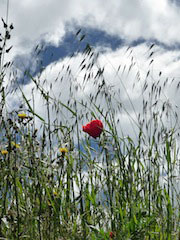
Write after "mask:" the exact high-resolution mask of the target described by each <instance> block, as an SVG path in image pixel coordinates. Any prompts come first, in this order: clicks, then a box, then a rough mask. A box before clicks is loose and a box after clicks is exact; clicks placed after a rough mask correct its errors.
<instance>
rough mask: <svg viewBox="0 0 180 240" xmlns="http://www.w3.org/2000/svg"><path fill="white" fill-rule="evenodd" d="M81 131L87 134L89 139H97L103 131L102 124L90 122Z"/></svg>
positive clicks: (95, 121)
mask: <svg viewBox="0 0 180 240" xmlns="http://www.w3.org/2000/svg"><path fill="white" fill-rule="evenodd" d="M82 129H83V131H84V132H86V133H88V134H89V135H90V136H91V137H93V138H97V137H99V136H100V135H101V133H102V131H103V124H102V122H101V120H98V119H96V120H92V121H91V122H89V123H87V124H86V125H85V126H83V127H82Z"/></svg>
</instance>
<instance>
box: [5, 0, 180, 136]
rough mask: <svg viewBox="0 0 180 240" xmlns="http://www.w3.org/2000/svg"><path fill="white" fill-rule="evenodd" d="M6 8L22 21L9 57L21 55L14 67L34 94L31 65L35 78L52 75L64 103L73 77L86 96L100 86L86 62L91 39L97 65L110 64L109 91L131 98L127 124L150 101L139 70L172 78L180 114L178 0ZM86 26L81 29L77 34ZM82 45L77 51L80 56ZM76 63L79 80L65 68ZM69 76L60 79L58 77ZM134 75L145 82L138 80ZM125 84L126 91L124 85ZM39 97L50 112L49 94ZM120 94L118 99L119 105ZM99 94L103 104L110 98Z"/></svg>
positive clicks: (45, 0) (8, 15) (49, 84)
mask: <svg viewBox="0 0 180 240" xmlns="http://www.w3.org/2000/svg"><path fill="white" fill-rule="evenodd" d="M7 5H8V11H7ZM0 16H1V17H3V19H7V21H8V23H9V24H10V23H13V26H14V30H13V31H12V36H11V39H10V41H9V46H11V45H12V46H13V48H12V50H11V51H10V53H9V54H8V55H7V57H6V58H7V60H9V59H11V60H13V68H14V71H15V72H16V74H17V78H18V81H19V83H20V85H21V87H22V89H23V91H24V92H25V95H26V97H27V99H30V100H32V89H33V87H34V83H33V81H32V79H31V78H29V77H27V76H24V72H25V70H29V71H30V73H31V74H32V76H33V77H34V78H37V79H40V80H41V81H45V86H46V89H47V90H48V89H49V90H50V89H51V93H52V96H53V97H60V99H61V101H62V102H63V103H66V102H67V101H68V96H69V95H70V94H72V93H70V92H69V87H70V86H71V81H74V82H75V85H76V84H77V86H79V91H76V92H75V89H76V87H77V86H75V85H74V86H73V87H74V90H72V91H73V93H74V94H75V95H76V97H77V98H78V99H79V101H80V100H83V99H84V98H86V99H87V98H88V97H89V96H90V93H91V92H93V91H94V85H93V83H92V82H86V86H84V85H83V84H84V82H83V78H84V75H85V71H84V70H82V71H80V70H79V65H80V63H81V62H82V60H83V55H82V50H83V48H84V47H85V45H86V44H87V43H89V44H90V45H91V46H92V47H93V49H94V51H95V52H96V53H99V57H98V60H97V66H96V67H94V69H93V71H94V73H95V72H96V71H97V67H98V66H100V67H101V68H102V69H103V68H104V69H105V70H104V78H105V79H106V84H107V86H108V88H109V91H111V92H112V93H114V94H115V99H116V100H117V99H119V102H122V104H123V106H124V111H122V112H118V111H117V113H116V119H119V118H120V122H121V131H125V132H126V134H127V135H130V134H134V133H133V131H134V129H133V127H132V122H133V121H136V120H137V115H138V112H139V111H140V108H142V89H143V84H144V82H143V81H144V80H142V81H141V82H140V83H139V82H138V76H137V74H139V76H140V78H141V79H146V76H147V72H148V70H149V69H150V71H151V74H150V75H151V78H150V80H149V81H152V82H157V81H160V84H163V83H164V81H165V80H166V79H167V78H168V79H169V80H168V84H169V85H168V86H167V87H166V89H164V90H163V91H164V92H163V94H162V97H163V98H164V99H165V100H169V101H170V102H171V103H172V106H173V107H174V108H176V111H177V113H178V114H179V107H180V104H179V102H180V101H179V100H180V97H179V94H178V92H177V91H176V89H177V85H178V82H179V79H180V68H179V64H180V34H179V32H180V25H179V24H178V23H179V22H180V2H179V1H178V0H176V1H175V0H158V1H157V0H126V1H124V0H112V1H108V0H104V1H103V2H102V1H99V0H91V1H88V2H87V1H85V0H76V1H72V0H66V1H64V0H61V1H59V0H38V1H37V0H23V1H19V0H9V1H8V0H1V1H0ZM79 29H81V32H80V34H79V35H78V36H76V33H77V31H78V30H79ZM84 34H85V38H84V39H83V40H82V42H81V44H79V45H78V41H77V37H79V38H80V36H83V35H84ZM152 46H153V47H152ZM39 50H40V51H39ZM77 50H78V53H77ZM38 51H39V52H38ZM74 52H76V55H74V56H72V54H73V53H74ZM68 65H70V67H71V76H72V77H71V81H70V80H68V79H69V76H68V74H67V71H65V69H66V70H67V66H68ZM131 65H133V66H131ZM64 66H65V67H64ZM119 66H121V68H120V70H119V75H118V76H117V69H118V67H119ZM130 68H131V71H130V72H129V71H128V69H130ZM123 69H124V70H123ZM42 70H43V71H42ZM40 72H42V73H41V74H40ZM63 74H64V75H63ZM62 76H63V78H64V79H63V81H62V84H61V86H60V85H59V82H58V83H57V82H56V81H55V79H57V78H59V79H60V78H62ZM72 79H73V80H72ZM7 80H8V79H7ZM68 81H69V82H68ZM134 82H137V84H136V85H135V88H133V83H134ZM171 82H173V83H171ZM82 89H83V91H82ZM118 89H119V91H120V93H117V92H118ZM20 95H21V93H20V92H18V91H17V95H16V96H13V98H12V97H11V96H10V98H9V106H10V108H13V107H14V106H17V105H18V104H19V105H20V102H19V96H20ZM35 98H36V101H35V102H36V103H35V109H36V111H37V113H38V114H40V115H41V116H43V117H45V118H46V117H47V116H45V115H44V109H43V106H44V103H43V102H42V98H41V96H40V95H38V94H37V93H36V96H35ZM116 100H115V101H114V105H116V106H117V103H116ZM97 101H99V102H98V103H99V104H101V105H103V104H104V103H102V101H105V99H104V100H103V99H101V98H100V99H99V100H97ZM162 101H163V99H162ZM81 110H82V111H84V109H83V108H82V109H81ZM86 110H87V109H86ZM106 110H107V109H106ZM127 113H128V114H127ZM129 116H130V117H129ZM89 119H90V116H89Z"/></svg>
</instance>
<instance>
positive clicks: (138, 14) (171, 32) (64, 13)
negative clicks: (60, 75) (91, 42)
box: [0, 0, 180, 55]
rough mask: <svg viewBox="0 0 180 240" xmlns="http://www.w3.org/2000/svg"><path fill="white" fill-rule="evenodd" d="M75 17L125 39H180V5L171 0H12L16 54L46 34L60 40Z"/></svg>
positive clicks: (1, 12) (2, 11)
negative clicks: (68, 23) (179, 23)
mask: <svg viewBox="0 0 180 240" xmlns="http://www.w3.org/2000/svg"><path fill="white" fill-rule="evenodd" d="M0 16H2V17H4V18H5V17H6V1H1V3H0ZM72 21H75V22H77V23H78V24H80V25H82V26H83V27H88V26H91V27H94V28H99V29H101V30H104V31H106V32H108V33H111V34H116V35H118V36H119V37H121V38H125V39H126V41H127V42H128V41H131V40H136V39H137V38H140V37H143V38H145V39H152V38H155V39H157V40H159V41H161V42H164V43H166V44H169V45H173V44H174V43H176V42H179V41H180V35H179V32H180V26H179V25H178V22H179V21H180V15H179V8H178V7H177V5H175V4H172V3H171V2H170V1H168V0H159V1H158V2H157V1H156V0H144V1H135V0H133V1H132V0H126V1H123V0H119V1H117V0H113V1H103V4H102V2H101V1H96V0H92V1H88V3H87V2H86V1H84V0H78V1H70V0H68V1H67V0H66V1H59V0H46V1H43V0H39V1H36V0H31V1H30V0H24V1H19V0H13V1H12V0H10V1H9V22H13V23H14V26H15V30H14V32H13V35H12V43H13V46H14V50H13V55H16V53H24V52H26V53H27V52H29V51H30V50H31V48H32V46H34V44H35V41H38V40H39V39H40V38H45V39H46V40H47V41H51V42H52V43H54V44H57V43H58V42H59V41H60V40H61V38H62V36H63V35H64V33H65V24H66V23H67V22H72Z"/></svg>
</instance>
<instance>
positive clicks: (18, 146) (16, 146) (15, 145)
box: [11, 141, 20, 148]
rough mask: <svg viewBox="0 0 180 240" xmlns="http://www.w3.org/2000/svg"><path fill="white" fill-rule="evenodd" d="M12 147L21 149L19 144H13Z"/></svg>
mask: <svg viewBox="0 0 180 240" xmlns="http://www.w3.org/2000/svg"><path fill="white" fill-rule="evenodd" d="M11 145H12V146H13V147H15V148H20V145H19V144H17V143H15V142H13V141H12V142H11Z"/></svg>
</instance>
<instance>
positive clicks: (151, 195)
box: [0, 22, 180, 240]
mask: <svg viewBox="0 0 180 240" xmlns="http://www.w3.org/2000/svg"><path fill="white" fill-rule="evenodd" d="M4 29H5V35H1V39H2V41H1V51H0V60H1V65H0V80H1V81H0V93H1V104H0V113H1V114H0V119H1V124H0V128H1V134H0V138H1V145H0V146H1V150H2V151H1V160H0V165H1V167H0V239H59V240H60V239H66V240H67V239H78V240H79V239H94V240H97V239H104V240H105V239H110V238H111V237H112V238H114V239H119V240H120V239H122V240H125V239H133V240H135V239H144V240H145V239H157V240H159V239H179V237H180V235H179V234H180V233H179V227H180V226H179V220H180V215H179V207H180V202H179V200H180V199H179V187H178V183H179V180H178V176H179V173H180V162H179V147H178V131H179V123H178V121H179V119H178V114H177V113H176V112H175V110H174V109H175V108H174V107H173V105H171V103H170V102H169V101H168V100H167V99H166V97H165V91H166V89H167V87H169V84H170V83H169V81H170V80H168V79H166V80H165V81H163V79H162V78H161V73H159V75H158V76H157V78H154V77H153V72H152V71H151V70H152V68H151V65H152V64H153V58H152V57H153V51H154V45H151V46H150V47H149V50H148V56H149V57H148V58H147V64H148V66H149V69H148V71H147V73H146V74H144V76H141V73H140V71H139V66H138V64H137V60H136V59H135V58H134V55H133V49H132V48H128V49H127V51H126V52H125V53H124V54H125V55H126V56H128V59H129V63H127V64H125V65H123V64H122V65H120V66H119V67H118V68H117V69H116V67H114V66H113V64H111V63H110V62H108V64H109V65H111V67H112V68H113V69H114V82H115V83H116V86H115V87H114V86H113V85H112V83H111V81H110V80H109V79H108V78H107V74H106V67H104V66H101V65H100V61H99V58H100V57H104V58H105V59H106V60H107V61H109V60H108V58H107V57H106V53H103V54H102V53H100V52H99V53H98V52H96V50H95V49H93V47H92V46H90V45H89V44H88V43H87V44H86V40H85V36H84V35H83V34H82V33H81V31H78V32H77V34H76V41H77V42H78V48H77V52H75V53H74V55H73V56H72V57H71V58H68V59H67V61H66V65H59V66H61V69H60V70H59V72H58V74H57V77H56V78H55V79H54V81H53V82H50V80H46V77H47V76H46V73H44V71H43V72H41V73H40V75H37V76H32V75H31V74H30V72H29V71H26V73H25V75H26V76H25V77H26V79H29V85H28V84H27V86H28V97H27V88H26V87H27V86H26V85H25V84H24V85H22V84H21V83H19V81H18V80H17V77H16V76H15V75H13V74H12V75H11V76H10V77H9V82H10V84H8V85H6V81H7V78H8V72H9V71H10V72H11V63H5V62H4V61H5V54H7V53H8V52H9V51H10V49H9V46H8V44H7V40H8V39H9V38H10V34H11V30H12V29H13V26H12V25H10V26H8V25H7V24H6V23H5V22H4ZM82 42H83V44H85V47H84V51H83V53H81V52H80V50H81V49H82ZM8 49H9V50H8ZM36 51H37V52H38V47H37V48H36ZM74 59H75V60H74ZM134 69H135V71H134ZM134 72H136V74H135V75H134ZM133 76H134V77H133ZM130 79H133V80H131V81H130ZM125 80H129V81H130V82H127V81H125ZM127 84H131V85H132V91H138V95H139V97H138V108H137V106H136V105H135V104H134V102H133V101H134V100H133V99H132V98H131V92H129V88H127ZM117 86H118V87H117ZM30 87H31V88H30ZM89 89H91V90H92V91H89ZM30 92H31V93H32V94H31V99H29V96H30V94H29V93H30ZM57 93H59V95H58V94H57ZM13 98H14V99H17V98H18V101H17V105H16V106H14V108H12V107H11V108H10V107H9V105H10V100H9V99H13ZM139 100H141V102H140V101H139ZM37 102H38V103H37ZM41 102H43V105H42V106H40V103H41ZM41 107H43V110H41V109H40V108H41ZM137 109H138V111H137ZM18 114H22V115H18ZM121 116H122V117H124V116H125V118H126V121H129V123H130V124H128V126H130V127H131V130H129V129H124V125H123V124H124V123H123V122H122V117H121ZM96 118H97V119H100V120H101V121H102V122H103V124H104V131H103V133H102V135H101V137H100V138H98V139H96V140H93V139H92V138H91V137H89V136H88V135H86V134H85V133H83V132H82V124H85V123H87V122H89V121H90V120H92V119H96ZM131 133H132V134H131ZM5 150H6V151H5ZM110 232H112V233H113V234H112V235H111V234H110Z"/></svg>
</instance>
